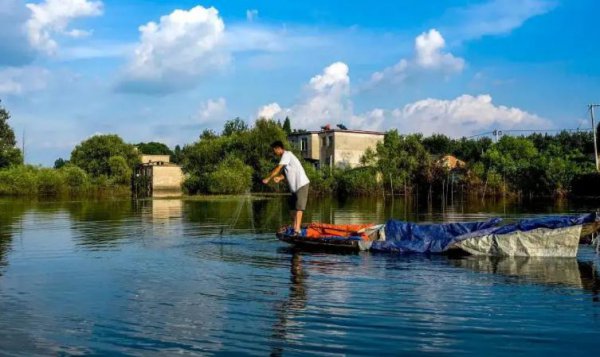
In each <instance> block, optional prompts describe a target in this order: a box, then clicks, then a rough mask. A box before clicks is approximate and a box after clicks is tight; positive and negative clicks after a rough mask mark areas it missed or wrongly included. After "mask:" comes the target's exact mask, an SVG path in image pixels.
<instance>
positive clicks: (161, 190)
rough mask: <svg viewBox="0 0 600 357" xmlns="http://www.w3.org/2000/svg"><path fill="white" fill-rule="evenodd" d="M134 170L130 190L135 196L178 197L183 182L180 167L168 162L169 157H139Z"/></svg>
mask: <svg viewBox="0 0 600 357" xmlns="http://www.w3.org/2000/svg"><path fill="white" fill-rule="evenodd" d="M140 160H141V162H142V163H141V164H140V165H138V167H137V168H136V169H135V172H134V178H133V180H132V185H133V187H132V190H133V193H134V195H136V196H152V197H167V196H180V195H181V194H182V190H181V185H182V184H183V181H184V178H185V177H184V175H183V171H182V170H181V167H179V166H178V165H175V164H173V163H171V162H169V161H170V159H169V155H141V157H140Z"/></svg>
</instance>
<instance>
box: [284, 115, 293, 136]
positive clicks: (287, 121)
mask: <svg viewBox="0 0 600 357" xmlns="http://www.w3.org/2000/svg"><path fill="white" fill-rule="evenodd" d="M283 131H285V133H286V134H287V135H290V134H291V133H292V122H291V121H290V118H289V117H285V120H284V121H283Z"/></svg>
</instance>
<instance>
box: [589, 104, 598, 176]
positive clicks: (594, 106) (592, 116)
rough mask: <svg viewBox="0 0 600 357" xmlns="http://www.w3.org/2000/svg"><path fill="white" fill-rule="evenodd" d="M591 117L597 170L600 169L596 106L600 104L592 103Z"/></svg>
mask: <svg viewBox="0 0 600 357" xmlns="http://www.w3.org/2000/svg"><path fill="white" fill-rule="evenodd" d="M588 107H589V108H590V117H591V118H592V132H593V133H594V158H595V159H596V171H600V166H598V142H597V140H596V124H595V122H594V108H596V107H600V104H590V105H589V106H588Z"/></svg>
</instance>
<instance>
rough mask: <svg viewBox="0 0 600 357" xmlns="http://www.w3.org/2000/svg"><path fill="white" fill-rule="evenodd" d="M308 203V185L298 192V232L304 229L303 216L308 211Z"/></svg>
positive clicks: (295, 227) (295, 220)
mask: <svg viewBox="0 0 600 357" xmlns="http://www.w3.org/2000/svg"><path fill="white" fill-rule="evenodd" d="M307 201H308V185H304V186H302V187H300V189H299V190H298V192H296V217H295V219H294V223H295V225H294V229H295V230H296V232H299V231H300V227H302V215H303V214H304V210H305V209H306V202H307Z"/></svg>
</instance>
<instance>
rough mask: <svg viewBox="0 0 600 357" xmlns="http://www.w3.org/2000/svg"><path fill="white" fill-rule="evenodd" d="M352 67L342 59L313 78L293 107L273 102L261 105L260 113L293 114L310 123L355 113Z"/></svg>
mask: <svg viewBox="0 0 600 357" xmlns="http://www.w3.org/2000/svg"><path fill="white" fill-rule="evenodd" d="M349 95H350V76H349V68H348V65H346V64H345V63H343V62H335V63H333V64H331V65H329V66H328V67H326V68H325V69H324V70H323V72H322V73H321V74H318V75H316V76H314V77H313V78H311V79H310V81H309V82H308V85H307V86H306V88H305V93H304V99H303V100H302V101H301V102H300V103H299V104H296V105H294V106H292V107H291V108H285V109H282V108H281V106H280V105H279V104H278V103H271V104H269V105H266V106H264V107H262V108H261V109H259V111H258V116H259V117H265V118H274V117H276V118H281V117H284V116H291V117H293V118H294V119H295V120H298V121H299V122H302V124H303V125H304V126H305V127H307V128H311V127H317V126H319V125H322V124H323V123H333V122H336V121H339V120H343V119H348V118H351V117H352V102H351V101H350V100H349Z"/></svg>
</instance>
